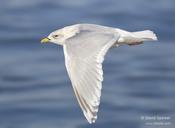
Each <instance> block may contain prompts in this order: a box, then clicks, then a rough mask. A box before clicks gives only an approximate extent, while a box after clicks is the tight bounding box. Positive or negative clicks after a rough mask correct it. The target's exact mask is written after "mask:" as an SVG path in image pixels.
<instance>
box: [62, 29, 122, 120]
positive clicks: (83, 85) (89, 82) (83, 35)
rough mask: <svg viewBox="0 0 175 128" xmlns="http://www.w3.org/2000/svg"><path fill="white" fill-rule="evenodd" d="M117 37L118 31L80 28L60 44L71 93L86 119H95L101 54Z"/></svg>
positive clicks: (101, 78)
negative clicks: (62, 48)
mask: <svg viewBox="0 0 175 128" xmlns="http://www.w3.org/2000/svg"><path fill="white" fill-rule="evenodd" d="M118 38H119V36H118V35H114V34H110V33H99V32H89V31H82V32H81V31H80V33H78V34H77V35H75V36H74V37H72V38H70V39H68V40H67V41H66V42H65V44H64V46H63V47H64V54H65V63H66V68H67V71H68V74H69V77H70V79H71V82H72V86H73V90H74V93H75V95H76V97H77V100H78V102H79V104H80V107H81V109H82V111H83V113H84V115H85V117H86V119H87V120H88V122H89V123H94V122H95V120H96V119H97V112H98V107H99V104H100V96H101V89H102V81H103V70H102V62H103V60H104V55H105V54H106V52H107V51H108V49H109V48H110V47H111V46H112V45H114V43H115V42H116V41H117V40H118Z"/></svg>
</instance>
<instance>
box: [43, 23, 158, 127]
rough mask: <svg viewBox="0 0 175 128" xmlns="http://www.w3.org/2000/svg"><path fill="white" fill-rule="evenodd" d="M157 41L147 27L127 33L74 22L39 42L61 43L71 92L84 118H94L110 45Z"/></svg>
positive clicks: (90, 120)
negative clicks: (105, 59)
mask: <svg viewBox="0 0 175 128" xmlns="http://www.w3.org/2000/svg"><path fill="white" fill-rule="evenodd" d="M145 41H157V36H156V34H155V33H154V32H153V31H151V30H144V31H136V32H129V31H125V30H122V29H119V28H114V27H108V26H102V25H96V24H85V23H84V24H75V25H70V26H66V27H63V28H60V29H58V30H55V31H53V32H51V33H50V34H49V35H48V36H47V37H46V38H43V39H42V40H41V43H48V42H52V43H55V44H57V45H61V46H63V51H64V56H65V65H66V69H67V72H68V76H69V78H70V81H71V84H72V87H73V91H74V93H75V96H76V98H77V101H78V103H79V105H80V108H81V109H82V111H83V114H84V116H85V118H86V119H87V121H88V122H89V123H90V124H92V123H95V121H96V119H97V112H98V109H99V104H100V96H101V90H102V81H103V69H102V63H103V61H104V56H105V54H106V53H107V51H108V50H109V49H110V48H115V47H118V46H121V45H123V44H126V45H130V46H132V45H138V44H142V43H143V42H145Z"/></svg>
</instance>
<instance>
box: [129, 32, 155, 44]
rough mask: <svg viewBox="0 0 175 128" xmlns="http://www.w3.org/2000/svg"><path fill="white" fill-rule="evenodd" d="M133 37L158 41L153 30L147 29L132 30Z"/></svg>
mask: <svg viewBox="0 0 175 128" xmlns="http://www.w3.org/2000/svg"><path fill="white" fill-rule="evenodd" d="M132 34H133V37H136V38H138V39H140V40H141V41H156V40H157V36H156V34H155V33H154V32H153V31H150V30H145V31H138V32H132Z"/></svg>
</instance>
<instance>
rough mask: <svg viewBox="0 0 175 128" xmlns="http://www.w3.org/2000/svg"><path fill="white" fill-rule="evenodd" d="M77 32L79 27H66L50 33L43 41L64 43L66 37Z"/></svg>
mask: <svg viewBox="0 0 175 128" xmlns="http://www.w3.org/2000/svg"><path fill="white" fill-rule="evenodd" d="M76 33H78V27H76V26H68V27H64V28H62V29H58V30H56V31H53V32H52V33H50V34H49V36H48V37H46V38H43V39H42V40H41V43H48V42H52V43H55V44H59V45H63V44H64V42H65V40H66V39H68V38H71V37H73V36H74V35H75V34H76Z"/></svg>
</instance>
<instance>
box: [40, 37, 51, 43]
mask: <svg viewBox="0 0 175 128" xmlns="http://www.w3.org/2000/svg"><path fill="white" fill-rule="evenodd" d="M49 40H50V39H49V38H44V39H42V40H41V43H48V42H49Z"/></svg>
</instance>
